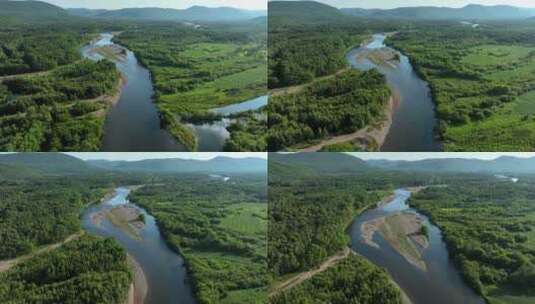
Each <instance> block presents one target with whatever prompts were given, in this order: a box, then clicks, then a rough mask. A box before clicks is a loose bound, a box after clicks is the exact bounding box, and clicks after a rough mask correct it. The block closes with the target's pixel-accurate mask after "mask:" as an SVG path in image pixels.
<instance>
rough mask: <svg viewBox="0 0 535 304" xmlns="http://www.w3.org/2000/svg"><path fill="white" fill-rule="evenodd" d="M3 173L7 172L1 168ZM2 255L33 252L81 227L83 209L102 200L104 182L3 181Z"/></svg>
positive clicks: (0, 251)
mask: <svg viewBox="0 0 535 304" xmlns="http://www.w3.org/2000/svg"><path fill="white" fill-rule="evenodd" d="M2 173H3V174H7V173H8V172H6V171H4V170H3V168H2ZM0 192H1V193H2V199H1V200H0V210H1V212H0V239H1V240H2V242H0V259H2V260H3V259H8V258H14V257H16V256H19V255H22V254H26V253H30V252H32V251H33V250H34V249H36V248H38V247H39V246H42V245H46V244H51V243H56V242H59V241H62V240H64V239H65V238H67V237H68V236H69V235H72V234H74V233H77V232H78V231H80V229H81V227H80V220H79V214H80V210H81V209H82V208H83V207H84V206H85V205H87V204H89V203H92V202H95V201H97V200H99V199H100V198H101V197H102V196H103V195H104V192H105V184H102V183H101V184H100V185H99V184H96V185H92V186H90V185H88V184H87V180H83V179H82V180H79V179H61V178H57V179H54V178H52V179H47V178H40V177H37V178H31V179H28V180H15V181H7V180H5V181H2V183H1V185H0Z"/></svg>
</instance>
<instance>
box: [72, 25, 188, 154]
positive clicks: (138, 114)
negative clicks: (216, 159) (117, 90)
mask: <svg viewBox="0 0 535 304" xmlns="http://www.w3.org/2000/svg"><path fill="white" fill-rule="evenodd" d="M112 38H113V35H112V34H108V33H103V34H101V36H100V38H99V39H98V40H96V41H93V42H92V43H90V44H89V45H86V46H85V47H83V48H82V54H83V56H84V57H86V58H89V59H92V60H100V59H102V58H103V57H102V56H101V55H100V54H98V53H96V52H94V50H95V48H98V47H102V46H110V45H114V43H113V42H112V41H111V40H112ZM115 46H117V45H115ZM115 65H116V66H117V69H118V70H119V71H120V72H121V74H122V75H123V77H124V79H126V83H125V84H124V85H123V87H122V93H121V97H120V99H119V102H118V103H117V104H116V105H115V106H113V107H112V108H111V109H110V111H109V112H108V114H107V116H106V122H105V123H104V138H103V140H102V148H101V150H102V151H106V152H136V151H141V152H154V151H157V152H164V151H186V149H185V147H184V146H183V145H181V144H180V143H178V142H177V141H175V140H174V138H173V137H172V136H171V135H170V134H169V133H168V132H167V131H166V130H164V129H161V128H160V117H159V115H158V110H157V109H156V106H155V105H154V103H153V102H152V96H153V94H154V90H153V87H152V82H151V75H150V72H149V71H148V70H147V69H146V68H144V67H143V66H142V65H141V64H139V62H138V60H137V59H136V56H135V55H134V53H132V52H131V51H129V50H126V56H125V57H124V60H115Z"/></svg>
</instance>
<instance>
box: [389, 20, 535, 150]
mask: <svg viewBox="0 0 535 304" xmlns="http://www.w3.org/2000/svg"><path fill="white" fill-rule="evenodd" d="M534 33H535V32H534V31H533V28H532V27H529V26H527V24H526V23H525V22H517V23H498V22H495V23H489V24H485V26H481V27H477V28H472V27H467V26H464V25H460V24H458V23H453V22H451V23H447V22H444V23H441V24H440V25H430V24H420V26H419V28H418V30H417V31H401V32H400V33H398V34H397V35H394V36H393V37H391V38H389V39H388V40H387V43H389V44H391V45H392V46H393V47H395V48H397V49H399V50H401V51H402V52H403V53H405V54H407V55H408V56H409V58H410V59H411V62H412V63H413V65H414V66H415V68H416V69H417V71H418V72H419V74H420V75H421V76H422V77H423V78H424V79H425V80H426V81H428V82H429V84H430V86H431V89H432V93H433V99H434V101H435V103H436V105H437V116H438V118H439V120H440V133H441V135H442V137H443V139H444V148H445V149H446V150H450V151H513V150H514V151H532V150H533V149H534V147H535V128H534V126H535V125H534V124H533V120H534V119H535V117H533V111H532V110H533V106H532V104H533V91H535V76H534V75H535V40H534V39H533V35H534Z"/></svg>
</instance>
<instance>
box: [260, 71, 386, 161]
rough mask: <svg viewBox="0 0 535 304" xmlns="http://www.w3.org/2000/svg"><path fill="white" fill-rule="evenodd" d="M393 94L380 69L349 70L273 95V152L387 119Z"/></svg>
mask: <svg viewBox="0 0 535 304" xmlns="http://www.w3.org/2000/svg"><path fill="white" fill-rule="evenodd" d="M389 97H390V89H389V88H388V87H387V86H386V80H385V77H384V76H383V75H381V74H380V73H379V72H377V71H376V70H370V71H367V72H359V71H356V70H349V71H345V72H343V73H340V74H338V75H335V76H334V77H331V78H327V79H323V80H318V81H316V82H314V83H313V85H310V86H306V87H305V88H303V89H302V91H300V92H297V93H291V94H284V95H279V96H273V97H272V98H271V99H270V102H269V105H268V111H269V120H268V126H269V132H268V136H267V142H268V149H269V151H278V150H281V149H285V148H291V147H292V146H296V145H303V144H307V143H310V142H311V141H313V140H321V139H325V138H327V137H329V136H334V135H341V134H349V133H353V132H355V131H357V130H359V129H361V128H364V127H365V126H367V125H369V124H371V123H373V122H376V121H377V120H380V119H382V118H383V114H384V108H385V106H386V104H387V102H388V99H389Z"/></svg>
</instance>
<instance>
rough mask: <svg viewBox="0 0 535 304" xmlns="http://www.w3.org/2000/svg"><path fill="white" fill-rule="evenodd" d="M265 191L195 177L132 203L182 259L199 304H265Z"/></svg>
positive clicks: (245, 183) (250, 184)
mask: <svg viewBox="0 0 535 304" xmlns="http://www.w3.org/2000/svg"><path fill="white" fill-rule="evenodd" d="M262 180H264V181H262ZM265 187H266V182H265V177H252V179H250V177H249V178H245V179H242V178H237V179H234V178H232V179H231V181H230V182H224V181H221V180H214V179H209V178H208V177H199V178H192V179H181V180H180V181H176V182H173V183H169V184H165V185H159V186H150V187H144V188H141V189H139V190H136V191H135V192H134V193H133V194H132V197H131V200H132V201H135V202H136V203H138V204H139V205H141V206H143V207H144V208H145V209H146V210H148V212H149V213H151V214H152V215H154V216H155V218H156V220H157V221H158V226H159V228H160V231H162V233H163V235H164V237H165V238H166V240H167V242H168V243H169V245H170V246H171V248H173V249H175V250H176V251H177V252H179V253H180V254H181V255H182V256H183V257H184V258H185V260H186V264H187V267H188V270H189V272H190V275H191V277H192V280H193V284H194V290H195V294H196V297H197V299H198V301H199V303H204V304H207V303H250V304H258V303H267V288H266V286H267V277H266V256H267V221H268V219H267V204H266V202H265V191H266V189H265ZM207 189H209V190H207Z"/></svg>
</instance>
